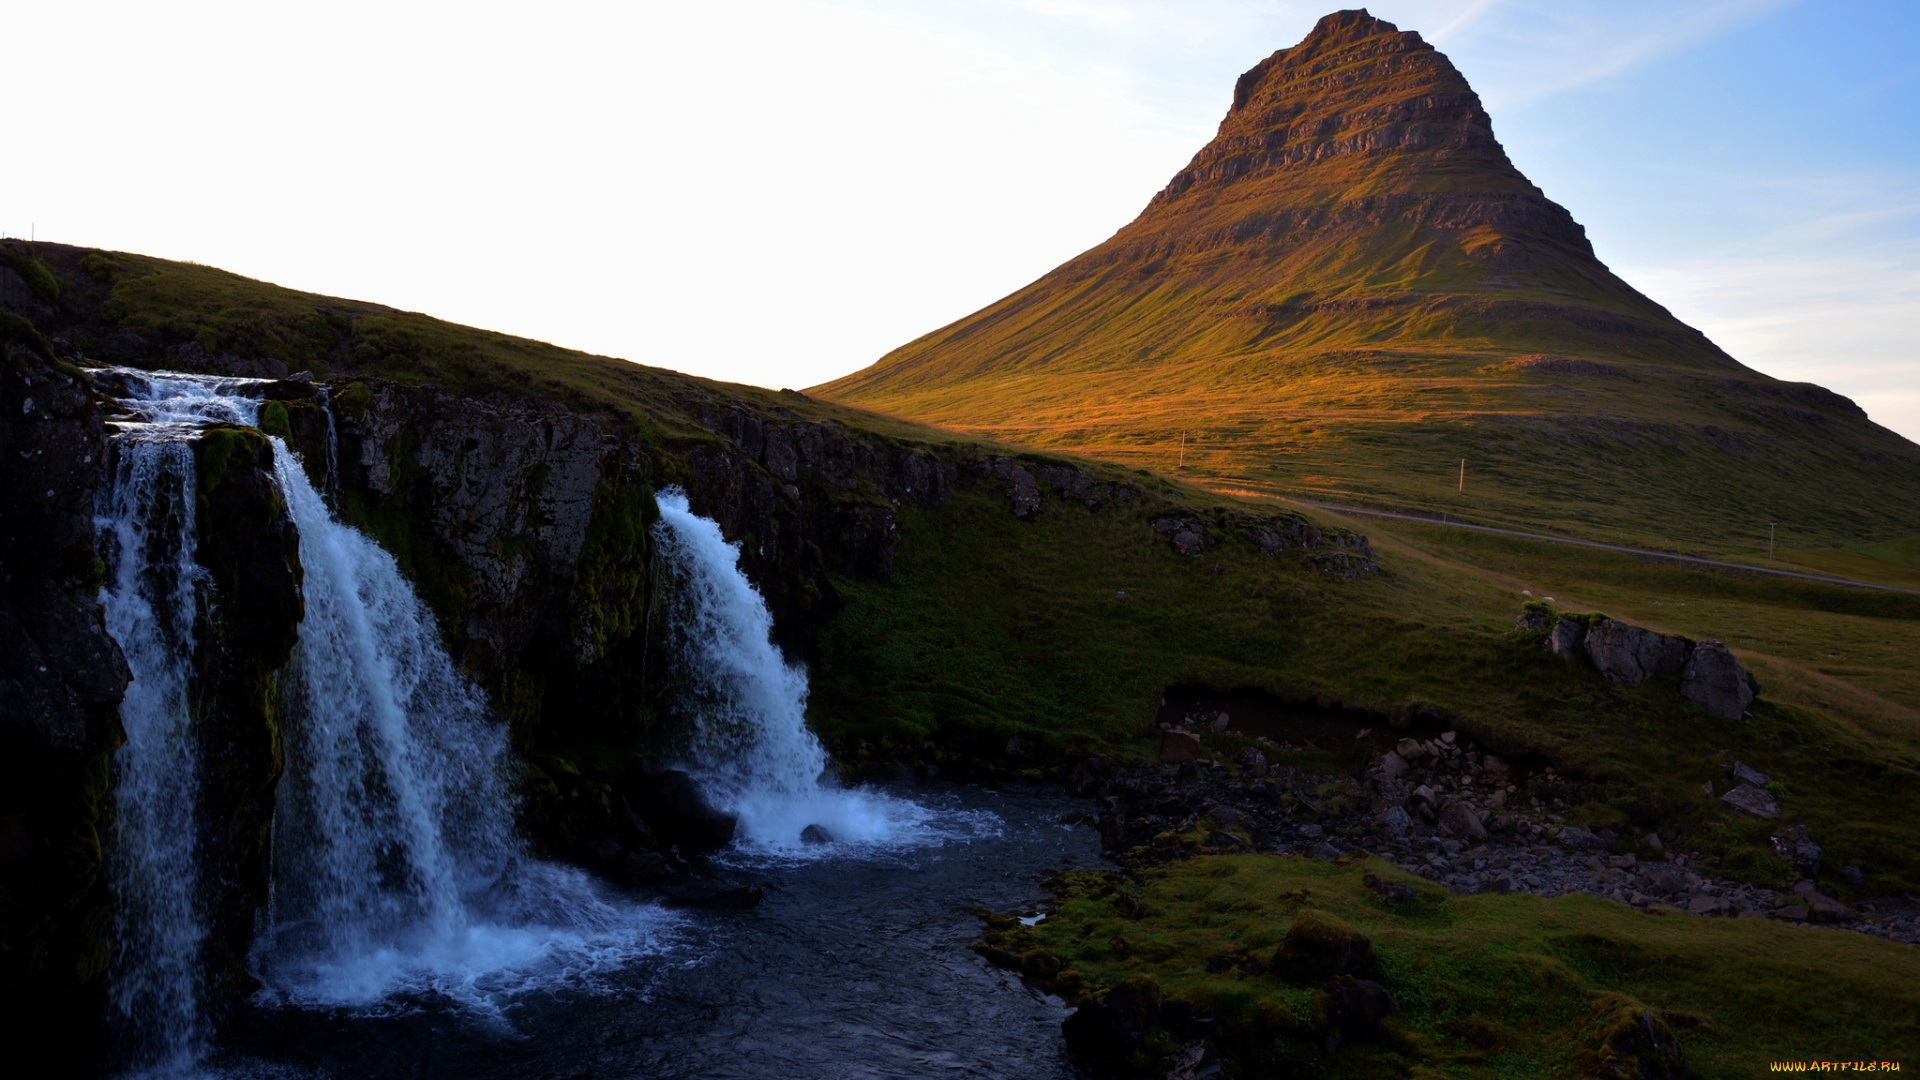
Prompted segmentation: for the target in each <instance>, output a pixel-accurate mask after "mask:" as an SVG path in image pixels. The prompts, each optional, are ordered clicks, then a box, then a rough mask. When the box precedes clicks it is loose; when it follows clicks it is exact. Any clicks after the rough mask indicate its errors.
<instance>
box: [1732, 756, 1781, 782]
mask: <svg viewBox="0 0 1920 1080" xmlns="http://www.w3.org/2000/svg"><path fill="white" fill-rule="evenodd" d="M1733 778H1734V779H1735V780H1738V781H1740V782H1741V783H1743V784H1752V785H1753V786H1754V787H1766V786H1767V785H1768V784H1770V783H1772V782H1773V781H1771V780H1769V779H1768V778H1767V774H1766V773H1763V772H1755V771H1754V770H1752V769H1750V768H1748V767H1747V765H1746V763H1745V762H1741V761H1736V762H1734V763H1733Z"/></svg>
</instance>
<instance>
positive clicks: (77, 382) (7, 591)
mask: <svg viewBox="0 0 1920 1080" xmlns="http://www.w3.org/2000/svg"><path fill="white" fill-rule="evenodd" d="M106 451H107V441H106V432H105V429H104V427H103V426H102V424H101V416H100V414H99V411H98V408H97V406H96V405H95V404H94V401H93V399H92V397H91V395H90V394H89V392H88V388H87V382H86V379H85V377H84V376H83V375H81V374H80V373H79V372H78V371H76V370H74V369H72V368H70V367H67V366H65V365H63V364H60V363H59V362H58V361H56V360H55V358H54V356H53V354H52V352H51V351H50V350H49V349H48V348H47V346H46V343H45V342H43V341H41V340H40V337H39V335H38V334H37V333H35V332H34V331H33V328H32V327H31V326H29V325H27V324H26V323H25V322H24V321H23V320H21V319H20V318H18V317H17V316H15V315H12V314H10V313H8V312H5V311H0V461H4V462H5V463H6V464H5V466H4V467H0V836H4V844H0V896H4V898H5V902H4V903H0V1038H4V1039H5V1040H6V1042H7V1043H8V1044H9V1045H14V1046H48V1045H64V1046H70V1047H86V1046H94V1045H98V1039H97V1037H96V1034H95V1030H94V1028H95V1025H96V1024H97V1019H98V1017H99V1016H100V1015H101V1007H102V1003H103V1001H102V994H103V990H102V985H101V976H102V974H103V973H104V972H105V970H106V965H107V961H108V958H109V956H110V946H109V944H108V941H107V938H106V929H107V927H108V926H109V925H110V917H109V914H108V896H107V890H106V886H105V881H104V875H103V874H102V869H103V865H102V850H101V845H102V839H103V837H104V835H105V833H106V830H107V829H108V827H109V826H110V823H111V815H112V803H111V800H110V799H109V797H108V794H107V755H108V753H109V752H110V750H111V749H112V748H113V747H114V746H116V745H118V744H119V742H120V741H121V738H122V736H121V733H120V722H119V702H120V698H121V696H122V694H124V693H125V691H126V686H127V682H128V680H129V678H130V675H129V673H128V671H127V665H126V661H125V660H124V659H123V658H122V656H121V654H120V648H119V646H118V645H116V644H115V643H114V641H113V639H112V637H110V636H109V635H108V634H107V632H106V627H105V623H104V621H103V612H102V609H101V606H100V601H99V590H100V574H101V566H100V563H99V561H98V555H97V551H96V547H95V538H94V529H93V507H94V497H95V494H96V492H97V491H98V490H99V487H100V484H101V481H102V478H103V475H104V467H105V461H106ZM62 1056H63V1058H65V1059H66V1060H67V1061H68V1062H69V1063H70V1064H74V1065H75V1067H78V1062H77V1059H79V1058H82V1057H84V1054H63V1055H62Z"/></svg>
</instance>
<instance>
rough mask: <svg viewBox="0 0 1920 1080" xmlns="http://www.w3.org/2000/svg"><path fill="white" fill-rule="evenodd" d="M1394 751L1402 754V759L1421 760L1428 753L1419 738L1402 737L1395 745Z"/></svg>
mask: <svg viewBox="0 0 1920 1080" xmlns="http://www.w3.org/2000/svg"><path fill="white" fill-rule="evenodd" d="M1393 752H1394V753H1396V754H1398V755H1400V759H1401V760H1402V761H1419V760H1420V759H1421V758H1423V757H1425V756H1426V754H1427V751H1426V750H1425V748H1423V747H1422V746H1421V745H1420V740H1418V739H1401V740H1400V741H1399V743H1397V744H1396V745H1395V746H1394V748H1393Z"/></svg>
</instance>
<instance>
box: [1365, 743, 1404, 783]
mask: <svg viewBox="0 0 1920 1080" xmlns="http://www.w3.org/2000/svg"><path fill="white" fill-rule="evenodd" d="M1408 768H1409V766H1408V765H1407V759H1406V758H1403V757H1401V756H1400V755H1399V754H1398V753H1397V752H1395V751H1392V750H1389V751H1387V752H1386V753H1384V754H1381V755H1380V760H1378V761H1376V762H1374V764H1373V773H1374V775H1375V776H1377V777H1379V778H1380V779H1382V780H1398V779H1400V778H1401V777H1403V776H1405V775H1407V769H1408Z"/></svg>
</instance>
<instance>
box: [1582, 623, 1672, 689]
mask: <svg viewBox="0 0 1920 1080" xmlns="http://www.w3.org/2000/svg"><path fill="white" fill-rule="evenodd" d="M1586 652H1587V657H1588V658H1589V659H1591V660H1592V661H1593V666H1594V667H1596V668H1599V669H1600V673H1601V674H1602V675H1605V676H1606V677H1607V678H1609V679H1611V680H1613V681H1614V682H1627V683H1637V682H1645V681H1647V680H1648V679H1651V678H1653V677H1654V676H1655V675H1661V674H1665V673H1667V672H1672V671H1679V670H1681V669H1682V668H1683V667H1685V666H1686V663H1687V643H1686V642H1685V641H1684V640H1682V639H1680V638H1677V637H1668V636H1666V635H1665V634H1656V633H1654V632H1653V631H1651V630H1646V629H1642V628H1641V627H1638V626H1629V625H1627V624H1626V623H1623V622H1616V621H1615V620H1613V619H1601V620H1600V621H1599V622H1598V623H1596V624H1594V625H1593V626H1592V627H1591V628H1590V629H1588V631H1587V637H1586Z"/></svg>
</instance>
